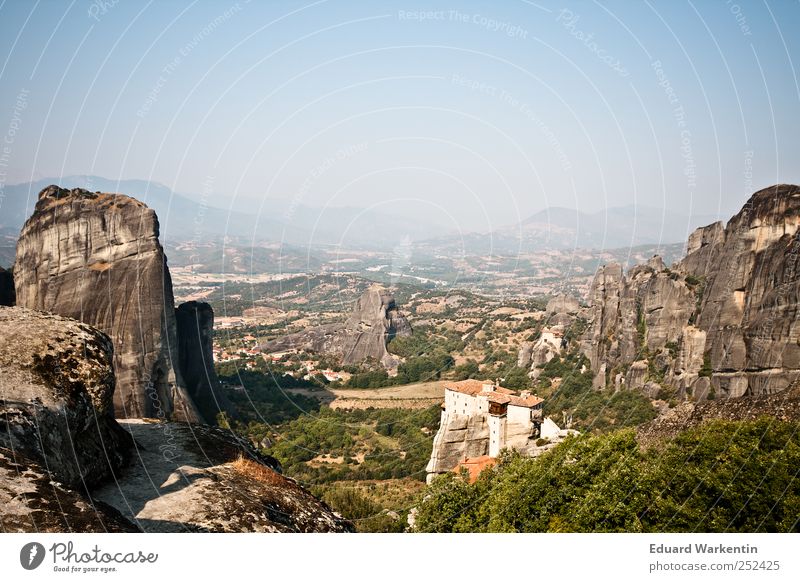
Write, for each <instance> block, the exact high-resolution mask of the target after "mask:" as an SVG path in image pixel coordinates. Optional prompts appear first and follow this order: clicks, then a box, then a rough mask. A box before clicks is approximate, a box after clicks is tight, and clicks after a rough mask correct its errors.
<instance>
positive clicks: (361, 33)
mask: <svg viewBox="0 0 800 582" xmlns="http://www.w3.org/2000/svg"><path fill="white" fill-rule="evenodd" d="M798 25H800V3H798V2H796V1H791V2H790V1H784V2H768V3H767V2H739V3H738V4H737V3H734V2H725V0H720V1H718V2H711V1H695V2H674V1H670V2H654V1H651V2H649V3H647V2H645V3H634V2H628V1H624V2H623V1H620V2H606V3H594V2H589V1H584V2H575V3H568V2H564V3H561V2H559V3H549V2H537V3H534V2H527V1H522V0H519V1H514V0H509V1H505V2H488V1H487V2H465V1H451V2H433V1H427V2H419V1H418V2H409V3H404V2H374V1H370V2H341V1H333V0H330V1H319V2H246V1H244V0H240V1H239V2H209V1H199V2H178V1H159V2H149V3H145V2H134V1H130V0H117V1H114V0H96V1H94V2H89V1H78V0H75V1H72V2H66V1H63V2H62V1H54V0H53V1H47V0H44V1H36V2H33V1H19V2H16V1H10V0H6V1H5V2H2V3H1V4H0V61H2V68H0V133H2V134H3V138H0V139H3V140H4V144H3V147H5V149H4V150H1V151H0V153H3V158H2V159H0V162H2V163H1V164H0V171H3V172H5V175H3V176H2V178H0V179H2V181H3V183H7V184H11V183H17V182H27V181H29V180H32V179H39V178H44V177H49V176H59V175H70V174H97V175H101V176H105V177H108V178H112V179H116V178H140V179H150V180H155V181H158V182H161V183H164V184H166V185H167V186H169V187H171V188H173V189H174V190H176V191H178V192H185V193H193V194H194V195H195V196H196V197H198V198H203V199H204V200H205V201H206V202H207V203H208V204H212V205H216V206H221V207H227V206H228V205H229V204H231V202H232V201H233V204H234V205H235V206H236V207H238V208H244V209H255V208H258V203H259V201H261V200H262V199H264V198H265V197H271V198H283V199H286V200H290V201H296V202H303V203H306V204H312V205H324V204H331V205H334V206H341V205H357V206H372V207H374V208H376V209H380V210H384V211H387V212H404V213H423V214H424V215H425V216H426V217H428V218H430V219H433V220H435V221H439V222H444V223H446V222H450V223H459V224H461V226H466V227H469V228H488V227H489V226H493V225H497V224H498V223H500V224H502V223H510V222H513V221H515V220H517V218H518V217H525V216H526V215H529V214H531V213H532V212H535V211H537V210H539V209H542V208H544V207H545V206H548V205H554V206H567V207H573V208H580V209H583V210H588V211H594V210H599V209H601V208H604V207H606V206H615V205H624V204H646V205H649V206H656V207H663V206H668V207H670V208H672V209H676V210H680V211H682V212H694V213H703V214H717V213H718V212H719V213H720V215H721V216H722V217H725V218H727V217H728V216H729V215H730V214H731V213H732V212H733V211H735V210H736V209H738V208H739V207H740V206H741V205H742V203H743V202H744V201H745V200H746V198H747V195H748V194H749V193H751V192H752V191H754V190H756V189H758V188H761V187H763V186H766V185H769V184H773V183H776V182H795V183H796V182H800V158H799V157H798V153H800V89H799V88H798V73H797V71H796V70H795V66H800V39H798V36H797V33H796V31H797V28H798Z"/></svg>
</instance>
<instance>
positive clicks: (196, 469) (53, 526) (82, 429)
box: [0, 307, 352, 532]
mask: <svg viewBox="0 0 800 582" xmlns="http://www.w3.org/2000/svg"><path fill="white" fill-rule="evenodd" d="M112 360H113V351H112V344H111V341H110V339H109V337H108V336H106V335H105V334H104V333H102V332H100V331H98V330H96V329H94V328H92V327H90V326H88V325H86V324H84V323H80V322H78V321H75V320H71V319H68V318H64V317H60V316H57V315H53V314H48V313H41V312H36V311H32V310H28V309H23V308H19V307H2V308H0V530H2V531H25V532H34V531H36V532H41V531H52V532H71V531H74V532H103V531H110V532H116V531H176V532H177V531H207V532H229V531H230V532H233V531H236V532H242V531H298V532H328V531H351V530H352V527H351V525H350V524H349V523H348V522H346V521H345V520H343V519H341V518H340V517H339V516H337V515H336V514H334V513H333V512H332V511H331V510H330V508H328V507H327V506H326V505H325V504H324V503H322V502H321V501H319V500H317V499H316V498H314V497H313V496H312V495H311V494H310V493H309V492H308V491H306V490H305V489H303V488H302V487H301V486H300V485H298V484H297V483H296V482H294V481H293V480H291V479H288V478H286V477H284V476H283V475H281V474H280V465H279V463H278V462H277V461H276V460H275V459H273V458H271V457H267V456H264V455H261V454H259V453H258V452H257V451H256V450H255V449H254V448H253V447H252V446H251V445H250V444H249V443H247V442H246V441H245V440H244V439H242V438H240V437H237V436H236V435H234V434H232V433H231V432H230V431H226V430H223V429H220V428H214V427H210V426H205V425H199V424H188V423H172V422H158V421H154V420H145V419H137V420H130V419H129V420H124V421H122V424H120V423H118V422H117V421H116V420H115V419H114V416H113V401H114V383H115V380H114V369H113V367H112Z"/></svg>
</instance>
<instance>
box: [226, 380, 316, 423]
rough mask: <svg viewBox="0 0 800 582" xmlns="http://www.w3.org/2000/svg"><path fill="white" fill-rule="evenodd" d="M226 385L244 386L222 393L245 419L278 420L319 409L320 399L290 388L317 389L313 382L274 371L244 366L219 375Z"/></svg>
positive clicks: (243, 419) (248, 420)
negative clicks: (256, 369) (236, 372)
mask: <svg viewBox="0 0 800 582" xmlns="http://www.w3.org/2000/svg"><path fill="white" fill-rule="evenodd" d="M220 380H221V381H222V382H223V385H225V386H236V385H240V386H242V388H243V390H231V389H228V390H226V392H225V395H226V396H227V397H228V400H230V401H231V403H232V404H233V405H234V406H235V407H236V411H237V413H238V417H239V419H240V420H242V421H243V422H244V423H249V422H255V423H262V424H263V423H266V424H278V423H281V422H284V421H287V420H292V419H294V418H297V417H298V416H301V415H303V414H307V413H309V412H316V411H317V410H318V409H319V401H318V400H317V399H316V398H310V397H308V396H303V395H301V394H298V393H296V392H295V393H289V392H287V390H289V389H292V388H307V389H316V388H317V386H316V384H315V383H313V382H308V381H306V380H298V379H296V378H294V377H293V376H291V375H284V374H283V373H282V372H280V371H277V370H276V372H275V373H274V374H264V373H262V372H257V371H250V370H243V371H241V372H240V373H238V374H234V375H230V376H220Z"/></svg>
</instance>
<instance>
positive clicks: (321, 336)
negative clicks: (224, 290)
mask: <svg viewBox="0 0 800 582" xmlns="http://www.w3.org/2000/svg"><path fill="white" fill-rule="evenodd" d="M411 333H412V330H411V324H410V323H409V322H408V320H407V319H406V318H405V316H404V315H403V314H402V313H401V312H400V310H399V309H398V308H397V304H396V303H395V300H394V297H393V296H392V294H391V293H389V291H387V290H386V289H384V288H383V287H381V286H380V285H373V286H371V287H370V288H369V289H367V290H366V291H365V292H364V293H363V294H362V295H361V297H359V298H358V300H356V303H355V306H354V307H353V311H352V312H351V313H350V315H349V316H348V318H347V320H346V321H345V323H344V324H329V325H324V326H317V327H314V328H312V329H308V330H305V331H302V332H299V333H294V334H289V335H286V336H284V337H282V338H279V339H277V340H273V341H270V342H267V343H266V344H264V345H263V346H262V350H263V351H265V352H276V351H283V350H288V349H300V350H306V351H309V352H315V353H325V354H330V355H333V356H338V357H340V358H341V359H342V363H343V364H360V363H364V362H367V361H370V360H372V361H375V362H379V363H380V364H382V365H383V366H384V367H386V368H393V367H395V366H397V364H398V360H397V359H396V358H395V357H394V356H392V355H391V354H390V353H389V351H388V350H387V349H386V344H387V343H388V342H389V341H390V340H391V339H392V338H394V337H397V336H400V337H403V336H410V335H411Z"/></svg>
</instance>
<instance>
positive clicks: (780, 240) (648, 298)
mask: <svg viewBox="0 0 800 582" xmlns="http://www.w3.org/2000/svg"><path fill="white" fill-rule="evenodd" d="M799 228H800V187H797V186H790V185H778V186H773V187H770V188H766V189H764V190H761V191H759V192H756V193H755V194H754V195H753V196H752V197H751V198H750V200H749V201H748V202H747V204H746V205H745V206H744V207H743V208H742V210H741V211H740V212H739V213H738V214H737V215H736V216H734V217H733V218H732V219H731V220H730V221H729V222H728V224H727V226H725V227H724V228H723V226H722V223H714V224H712V225H710V226H707V227H703V228H700V229H697V230H696V231H695V232H694V233H692V235H691V236H690V237H689V241H688V243H687V255H686V257H685V258H684V259H682V260H681V261H680V262H679V263H677V264H676V265H675V266H674V267H673V269H672V270H669V269H666V268H664V267H663V264H658V263H656V262H653V261H651V262H650V263H648V264H647V265H640V266H637V267H634V268H633V269H631V270H630V271H629V272H628V273H627V274H626V275H621V274H620V271H621V269H620V268H619V267H618V266H616V265H614V266H607V267H603V268H601V269H600V270H599V271H598V274H597V276H596V277H595V281H594V283H593V285H592V288H591V292H590V298H589V299H590V304H591V308H590V312H589V313H590V319H591V322H590V325H589V328H588V331H587V333H586V334H585V336H584V338H583V342H582V348H583V351H584V353H586V355H587V356H588V357H589V359H590V361H591V363H592V368H593V370H594V371H595V373H596V375H597V376H596V378H595V380H596V382H595V383H596V385H597V386H604V385H607V384H608V383H609V382H610V380H611V379H612V378H614V379H615V382H614V384H615V385H616V386H618V387H620V386H625V387H628V388H631V387H637V388H638V387H641V386H644V385H645V384H647V383H648V382H651V383H653V382H655V383H657V384H661V385H664V386H666V387H669V388H672V389H674V390H676V392H677V394H678V395H680V396H692V397H694V398H695V399H703V398H705V397H707V396H717V397H740V396H744V395H761V394H770V393H775V392H779V391H781V390H784V389H785V388H786V387H788V386H789V385H791V384H792V383H793V382H795V381H796V380H797V379H798V378H800V323H798V317H797V316H798V308H799V305H800V269H798V258H799V257H800V232H799ZM609 272H610V274H609ZM637 362H639V363H637ZM635 363H636V365H635V366H634V364H635ZM643 364H644V368H643ZM643 369H644V370H646V371H644V372H643ZM634 372H635V374H634ZM601 376H602V377H601ZM620 376H621V377H622V378H621V379H619V377H620Z"/></svg>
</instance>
